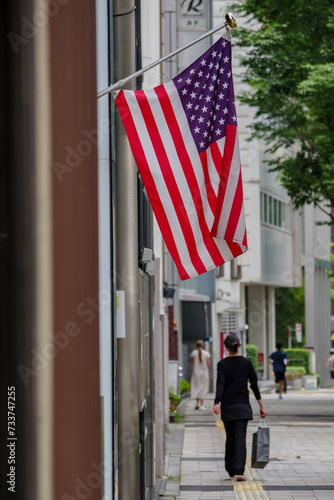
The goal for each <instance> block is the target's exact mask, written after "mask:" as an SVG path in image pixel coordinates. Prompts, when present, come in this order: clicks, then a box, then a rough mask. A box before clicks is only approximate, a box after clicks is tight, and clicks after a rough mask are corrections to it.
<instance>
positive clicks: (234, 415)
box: [213, 334, 267, 481]
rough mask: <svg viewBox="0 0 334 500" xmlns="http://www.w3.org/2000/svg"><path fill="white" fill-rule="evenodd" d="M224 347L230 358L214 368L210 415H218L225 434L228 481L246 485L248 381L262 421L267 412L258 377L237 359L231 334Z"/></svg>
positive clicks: (248, 363)
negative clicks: (242, 482)
mask: <svg viewBox="0 0 334 500" xmlns="http://www.w3.org/2000/svg"><path fill="white" fill-rule="evenodd" d="M224 345H225V346H226V348H227V350H228V351H229V357H228V358H224V359H222V360H221V361H219V363H218V365H217V387H216V398H215V405H214V407H213V411H214V413H215V414H216V415H219V413H221V418H222V421H223V422H224V426H225V431H226V444H225V468H226V470H227V472H228V473H229V475H230V477H232V478H234V479H236V480H237V481H246V478H245V476H244V470H245V463H246V432H247V424H248V420H253V412H252V408H251V405H250V403H249V392H248V386H247V384H248V380H249V381H250V386H251V388H252V390H253V392H254V396H255V397H256V399H257V401H258V403H259V405H260V415H261V418H265V417H266V414H267V413H266V411H265V409H264V407H263V404H262V401H261V395H260V391H259V387H258V384H257V375H256V372H255V370H254V367H253V364H252V362H251V361H250V360H249V359H247V358H244V357H243V356H240V355H239V354H238V349H239V347H240V340H239V339H238V337H237V336H236V335H234V334H231V335H228V336H227V337H226V339H225V341H224Z"/></svg>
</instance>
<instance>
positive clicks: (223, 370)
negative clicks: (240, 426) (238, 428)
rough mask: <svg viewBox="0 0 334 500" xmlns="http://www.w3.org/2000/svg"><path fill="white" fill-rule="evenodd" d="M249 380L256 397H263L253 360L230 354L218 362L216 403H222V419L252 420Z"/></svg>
mask: <svg viewBox="0 0 334 500" xmlns="http://www.w3.org/2000/svg"><path fill="white" fill-rule="evenodd" d="M248 380H249V381H250V386H251V388H252V390H253V393H254V396H255V397H256V399H261V394H260V391H259V387H258V383H257V375H256V372H255V370H254V366H253V364H252V362H251V361H250V360H249V359H247V358H244V357H243V356H230V357H228V358H224V359H222V360H221V361H219V363H218V364H217V387H216V398H215V404H217V403H221V418H222V420H243V419H244V420H252V419H253V412H252V407H251V405H250V403H249V391H248Z"/></svg>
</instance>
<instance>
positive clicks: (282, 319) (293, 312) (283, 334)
mask: <svg viewBox="0 0 334 500" xmlns="http://www.w3.org/2000/svg"><path fill="white" fill-rule="evenodd" d="M275 318H276V340H277V342H282V344H283V345H284V346H285V347H287V346H288V326H290V327H291V328H292V329H294V328H295V324H296V323H301V324H302V343H301V344H300V343H298V342H297V340H296V334H295V332H292V334H291V340H292V342H291V345H292V347H301V346H303V345H304V344H305V333H306V332H305V286H304V283H303V286H302V287H301V288H275Z"/></svg>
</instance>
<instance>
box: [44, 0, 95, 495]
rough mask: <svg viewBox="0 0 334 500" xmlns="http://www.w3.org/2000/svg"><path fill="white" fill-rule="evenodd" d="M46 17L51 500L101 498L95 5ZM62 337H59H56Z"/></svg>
mask: <svg viewBox="0 0 334 500" xmlns="http://www.w3.org/2000/svg"><path fill="white" fill-rule="evenodd" d="M59 4H62V5H60V8H59V10H58V12H57V14H56V15H54V16H53V17H50V64H51V66H50V76H51V116H52V162H53V163H52V170H53V173H52V175H53V179H52V210H53V282H54V288H53V297H54V301H53V305H54V324H53V332H54V335H55V336H56V337H57V334H58V332H61V333H62V334H63V335H64V334H65V337H64V338H66V336H67V338H68V343H67V345H66V347H65V348H63V349H62V350H61V349H59V352H58V355H57V356H56V357H55V359H54V374H53V377H54V401H53V404H54V433H53V437H54V458H53V460H54V469H53V470H54V488H55V489H54V498H55V499H63V498H66V496H64V495H65V494H67V495H69V496H70V497H74V498H89V499H98V500H100V499H101V496H102V494H101V484H102V477H101V474H100V473H99V465H100V464H101V416H100V413H101V412H100V397H99V312H98V308H99V301H98V292H99V290H98V215H97V210H98V203H97V148H96V145H97V141H96V135H95V133H96V129H97V116H96V45H95V39H96V33H95V2H94V0H84V1H82V0H71V1H66V2H65V1H62V2H59ZM61 336H62V335H59V338H60V337H61Z"/></svg>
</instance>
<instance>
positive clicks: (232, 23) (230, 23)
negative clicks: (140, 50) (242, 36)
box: [97, 12, 238, 99]
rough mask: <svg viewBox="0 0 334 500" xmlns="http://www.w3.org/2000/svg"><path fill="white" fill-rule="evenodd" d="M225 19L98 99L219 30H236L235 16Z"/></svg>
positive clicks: (108, 90) (129, 77)
mask: <svg viewBox="0 0 334 500" xmlns="http://www.w3.org/2000/svg"><path fill="white" fill-rule="evenodd" d="M225 19H226V22H225V23H224V24H220V25H219V26H217V27H216V28H213V29H212V30H210V31H207V32H206V33H205V34H204V35H202V36H200V37H199V38H196V40H193V41H192V42H189V43H187V45H184V46H183V47H180V48H179V49H176V50H174V52H171V53H170V54H167V55H166V56H164V57H161V58H160V59H158V60H157V61H154V62H153V63H151V64H149V65H148V66H145V68H142V69H140V70H138V71H136V72H135V73H132V75H129V76H127V77H126V78H123V79H122V80H118V82H116V83H113V84H112V85H110V86H109V87H107V88H106V89H104V90H101V92H99V93H98V94H97V99H99V98H100V97H103V96H104V95H107V94H110V93H111V92H113V91H114V90H117V89H119V88H121V87H123V85H125V84H126V83H128V82H130V81H131V80H133V79H134V78H137V76H140V75H142V74H143V73H145V72H146V71H148V70H149V69H152V68H154V67H155V66H158V64H161V63H163V62H164V61H167V59H170V58H171V57H173V56H175V55H176V54H179V53H180V52H182V51H183V50H186V49H188V48H189V47H192V45H195V43H198V42H200V41H201V40H204V38H207V37H208V36H210V35H212V34H213V33H216V31H219V30H221V29H223V28H227V27H229V28H232V29H235V28H236V27H237V26H238V25H237V22H236V20H235V18H234V16H233V14H231V13H229V12H227V13H226V14H225Z"/></svg>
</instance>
